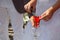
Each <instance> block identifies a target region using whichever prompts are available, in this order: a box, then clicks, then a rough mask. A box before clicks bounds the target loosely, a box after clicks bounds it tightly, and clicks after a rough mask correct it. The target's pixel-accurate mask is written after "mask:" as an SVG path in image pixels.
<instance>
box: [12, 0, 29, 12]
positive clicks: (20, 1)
mask: <svg viewBox="0 0 60 40" xmlns="http://www.w3.org/2000/svg"><path fill="white" fill-rule="evenodd" d="M29 1H30V0H12V2H13V4H14V6H15V9H16V10H17V11H18V12H19V13H24V12H25V10H24V5H25V4H26V3H28V2H29Z"/></svg>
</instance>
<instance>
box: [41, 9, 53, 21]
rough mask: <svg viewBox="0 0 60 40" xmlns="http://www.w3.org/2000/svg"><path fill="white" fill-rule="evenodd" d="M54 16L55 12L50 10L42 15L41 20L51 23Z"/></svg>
mask: <svg viewBox="0 0 60 40" xmlns="http://www.w3.org/2000/svg"><path fill="white" fill-rule="evenodd" d="M52 16H53V11H51V10H50V9H48V10H46V11H45V12H44V13H42V15H41V19H42V20H44V21H49V20H50V19H51V18H52Z"/></svg>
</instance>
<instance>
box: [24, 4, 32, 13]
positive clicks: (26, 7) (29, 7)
mask: <svg viewBox="0 0 60 40" xmlns="http://www.w3.org/2000/svg"><path fill="white" fill-rule="evenodd" d="M24 8H25V10H26V11H27V12H29V13H31V10H30V9H31V6H30V5H29V4H26V5H25V6H24Z"/></svg>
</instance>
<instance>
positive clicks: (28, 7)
mask: <svg viewBox="0 0 60 40" xmlns="http://www.w3.org/2000/svg"><path fill="white" fill-rule="evenodd" d="M36 2H37V1H36V0H34V1H33V0H31V1H29V2H28V3H27V4H25V5H24V8H25V10H26V11H27V12H29V13H31V7H32V10H35V8H36Z"/></svg>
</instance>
